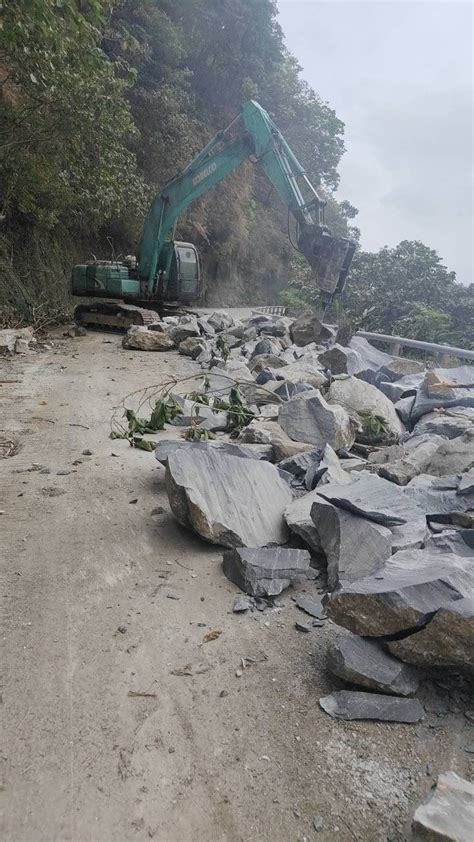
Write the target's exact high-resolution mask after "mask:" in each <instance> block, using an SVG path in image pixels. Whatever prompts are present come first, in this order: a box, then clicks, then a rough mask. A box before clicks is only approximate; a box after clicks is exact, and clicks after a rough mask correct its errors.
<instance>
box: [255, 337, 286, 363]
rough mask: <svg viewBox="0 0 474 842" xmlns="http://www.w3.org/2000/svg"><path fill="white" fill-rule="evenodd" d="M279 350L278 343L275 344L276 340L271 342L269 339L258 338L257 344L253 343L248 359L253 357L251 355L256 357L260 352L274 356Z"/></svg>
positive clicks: (277, 354)
mask: <svg viewBox="0 0 474 842" xmlns="http://www.w3.org/2000/svg"><path fill="white" fill-rule="evenodd" d="M280 351H281V348H280V346H279V345H277V343H276V342H272V340H271V339H260V340H259V342H257V344H256V345H255V348H254V349H253V351H252V354H251V357H250V359H253V357H257V356H259V355H260V354H273V355H274V356H276V357H278V356H279V354H280Z"/></svg>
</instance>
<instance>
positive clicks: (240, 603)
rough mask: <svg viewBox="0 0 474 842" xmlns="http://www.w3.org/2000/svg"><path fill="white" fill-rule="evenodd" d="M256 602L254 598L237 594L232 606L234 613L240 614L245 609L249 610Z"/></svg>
mask: <svg viewBox="0 0 474 842" xmlns="http://www.w3.org/2000/svg"><path fill="white" fill-rule="evenodd" d="M253 605H254V602H253V600H252V599H249V597H248V596H236V597H235V599H234V604H233V606H232V611H233V612H234V614H240V613H242V612H243V611H248V610H249V608H252V606H253Z"/></svg>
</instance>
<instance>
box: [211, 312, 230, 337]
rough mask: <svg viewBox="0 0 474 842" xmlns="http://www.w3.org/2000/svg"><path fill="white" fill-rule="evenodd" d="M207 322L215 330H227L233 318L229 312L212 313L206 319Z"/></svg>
mask: <svg viewBox="0 0 474 842" xmlns="http://www.w3.org/2000/svg"><path fill="white" fill-rule="evenodd" d="M207 323H208V324H209V325H211V327H212V328H214V330H215V331H216V332H219V333H220V332H221V331H222V330H227V329H228V328H231V327H232V326H233V324H234V319H233V318H232V316H231V315H230V314H229V313H212V315H210V316H209V317H208V319H207Z"/></svg>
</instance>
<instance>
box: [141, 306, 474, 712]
mask: <svg viewBox="0 0 474 842" xmlns="http://www.w3.org/2000/svg"><path fill="white" fill-rule="evenodd" d="M154 343H156V348H166V349H169V348H170V347H176V348H177V349H178V351H179V353H181V354H185V355H187V356H190V357H192V358H193V359H194V360H195V361H196V362H198V363H200V365H201V367H202V369H203V370H204V371H205V372H206V376H205V379H204V380H205V382H204V384H203V386H202V393H205V394H207V395H208V396H211V397H212V396H219V398H220V399H221V401H222V399H223V398H225V399H228V398H229V395H230V393H231V389H233V388H235V385H236V384H238V388H239V394H240V395H241V397H242V400H243V401H244V402H245V405H246V407H247V408H248V410H249V412H251V413H252V420H251V421H250V423H247V424H246V425H245V426H243V428H242V429H241V430H240V432H239V434H238V436H237V437H236V438H234V439H231V438H230V437H229V434H228V430H229V427H230V426H232V425H231V424H230V423H229V421H230V419H229V413H228V412H226V411H225V410H223V409H222V404H219V403H216V404H215V405H213V400H212V399H210V400H209V401H208V402H207V404H206V403H205V402H204V403H200V402H199V400H198V401H197V403H193V400H190V399H189V397H186V398H184V397H182V396H180V395H178V394H174V395H172V398H173V400H175V401H178V402H179V404H180V406H181V410H182V415H181V416H178V417H177V418H176V419H175V421H174V422H173V423H174V424H187V423H189V422H190V419H192V418H194V419H195V423H197V424H199V425H200V426H202V427H203V428H204V429H207V430H211V431H213V432H214V433H215V435H216V438H215V440H213V441H184V440H179V439H178V440H171V439H169V440H167V439H165V440H162V441H160V442H159V443H158V446H157V449H156V457H157V459H158V460H159V461H160V462H162V464H164V465H166V485H167V491H168V496H169V502H170V506H171V509H172V511H173V513H174V515H175V516H176V518H177V519H178V521H179V522H180V523H181V524H183V526H187V527H190V528H191V529H193V530H194V531H195V532H197V533H198V534H199V535H201V536H202V537H203V538H204V539H206V540H207V541H210V542H212V543H215V544H218V545H221V546H223V547H226V548H227V551H226V552H225V553H224V572H225V573H226V575H227V576H228V578H229V579H231V581H233V582H234V583H235V584H237V585H238V587H239V588H240V589H241V590H242V591H244V592H245V593H246V594H247V595H248V596H249V597H250V598H251V599H262V598H263V599H269V600H271V599H273V598H274V597H275V596H277V595H278V594H280V593H281V591H282V590H283V589H284V588H286V587H288V586H289V584H290V583H292V582H295V581H300V580H301V579H302V578H303V579H307V578H309V579H310V580H311V579H312V578H313V579H314V578H315V577H317V576H318V575H319V579H318V583H319V584H321V582H323V581H324V577H327V588H326V590H327V597H326V600H327V605H326V610H327V614H328V616H329V618H330V619H331V620H332V621H333V622H334V623H336V624H337V625H338V626H340V627H342V628H344V629H346V630H347V631H346V632H345V633H344V634H343V635H342V636H341V635H339V636H338V637H337V640H336V641H335V642H334V643H333V645H332V646H331V647H330V651H329V653H328V666H329V669H330V671H331V672H332V673H333V674H334V675H335V676H337V677H338V679H341V678H342V679H343V680H344V681H346V682H347V684H348V686H349V687H350V688H353V687H357V688H359V689H357V690H354V689H348V690H341V691H338V692H335V693H333V694H331V695H330V696H328V697H326V698H324V699H321V700H320V703H321V706H322V707H323V709H324V710H325V711H326V712H327V713H328V714H330V715H331V716H334V717H340V718H346V719H353V718H356V719H357V718H368V719H370V718H377V719H385V720H397V721H403V722H414V721H417V720H418V719H420V718H421V717H422V716H423V708H422V706H421V705H420V703H419V702H418V701H417V700H416V699H414V698H412V697H413V695H414V694H415V692H416V689H417V685H418V675H417V667H423V668H424V669H426V667H449V668H452V669H455V670H458V671H462V672H466V673H469V672H470V671H473V670H474V368H472V367H469V366H461V367H457V368H450V369H431V370H428V369H426V368H425V366H424V365H423V364H422V363H421V362H419V361H416V360H411V359H405V358H400V357H393V356H391V355H389V354H386V353H383V352H381V351H379V350H377V349H376V348H374V347H372V346H371V345H370V344H369V343H368V342H367V341H366V340H365V339H362V338H360V337H354V338H353V339H352V340H351V342H350V343H349V346H348V347H343V346H342V345H340V344H338V343H337V329H336V328H335V327H334V326H332V325H325V324H322V323H321V322H320V321H319V320H318V319H317V318H316V317H315V316H314V315H312V314H309V315H303V316H301V317H300V318H298V319H296V320H291V319H290V318H287V317H284V316H278V315H269V314H262V313H256V314H254V315H253V316H252V317H251V318H249V319H248V320H247V321H246V322H245V323H243V322H236V321H235V320H234V319H233V318H232V316H231V315H230V314H228V313H225V312H219V313H213V314H212V315H209V316H201V317H197V316H192V315H189V316H185V317H181V318H172V317H170V318H167V319H163V321H162V322H160V323H159V324H157V325H153V330H149V329H147V328H137V327H134V328H131V330H130V331H129V332H128V334H127V336H126V337H125V339H124V345H125V347H127V348H130V347H141V348H150V347H152V346H153V345H154ZM234 435H235V430H234ZM251 599H250V600H247V602H246V605H247V606H250V605H251ZM239 610H241V609H239Z"/></svg>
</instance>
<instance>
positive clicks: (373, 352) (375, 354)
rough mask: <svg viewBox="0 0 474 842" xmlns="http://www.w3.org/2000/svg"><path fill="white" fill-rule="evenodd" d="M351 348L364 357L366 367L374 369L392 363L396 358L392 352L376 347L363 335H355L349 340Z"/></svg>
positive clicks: (376, 369)
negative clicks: (388, 352) (387, 352)
mask: <svg viewBox="0 0 474 842" xmlns="http://www.w3.org/2000/svg"><path fill="white" fill-rule="evenodd" d="M349 348H352V350H354V351H357V353H358V354H359V356H360V357H361V358H362V361H363V365H364V368H366V369H371V370H372V371H378V370H379V369H380V368H382V366H384V365H390V364H391V363H392V362H393V360H394V359H395V357H393V355H392V354H386V353H385V351H381V350H380V348H375V346H374V345H371V344H370V342H368V341H367V339H364V338H363V337H362V336H353V337H352V339H351V341H350V342H349Z"/></svg>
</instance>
